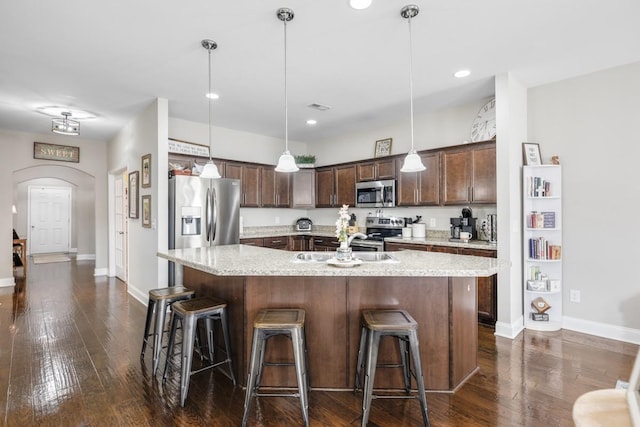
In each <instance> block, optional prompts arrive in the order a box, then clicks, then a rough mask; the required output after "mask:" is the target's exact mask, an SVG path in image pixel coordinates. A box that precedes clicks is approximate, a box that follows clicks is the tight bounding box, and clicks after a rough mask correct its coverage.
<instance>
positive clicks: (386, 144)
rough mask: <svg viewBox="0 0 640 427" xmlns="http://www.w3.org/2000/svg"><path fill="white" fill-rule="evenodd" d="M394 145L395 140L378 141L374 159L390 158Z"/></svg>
mask: <svg viewBox="0 0 640 427" xmlns="http://www.w3.org/2000/svg"><path fill="white" fill-rule="evenodd" d="M392 143H393V138H386V139H379V140H377V141H376V145H375V151H374V157H384V156H390V155H391V144H392Z"/></svg>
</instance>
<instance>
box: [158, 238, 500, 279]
mask: <svg viewBox="0 0 640 427" xmlns="http://www.w3.org/2000/svg"><path fill="white" fill-rule="evenodd" d="M296 253H297V252H288V251H281V250H278V249H269V248H262V247H255V246H249V245H227V246H214V247H203V248H189V249H171V250H166V251H158V256H159V257H161V258H165V259H168V260H169V261H173V262H176V263H178V264H182V265H184V266H186V267H191V268H194V269H196V270H200V271H204V272H206V273H211V274H215V275H218V276H387V277H400V276H407V277H442V276H451V277H487V276H492V275H494V274H497V273H498V270H499V269H501V268H502V267H504V266H505V264H504V262H503V261H500V260H498V259H496V258H488V257H476V256H467V255H452V254H445V253H437V252H424V251H411V250H409V251H401V252H389V254H390V255H391V256H392V257H393V258H394V259H395V260H394V262H373V263H369V262H363V263H362V264H360V265H358V266H355V267H352V268H341V267H334V266H332V265H328V264H327V263H326V262H300V261H294V257H295V254H296ZM315 253H318V252H315ZM356 256H357V254H356Z"/></svg>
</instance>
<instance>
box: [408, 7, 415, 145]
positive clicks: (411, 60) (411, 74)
mask: <svg viewBox="0 0 640 427" xmlns="http://www.w3.org/2000/svg"><path fill="white" fill-rule="evenodd" d="M408 21H409V99H410V100H411V101H410V102H411V151H412V152H413V151H414V150H415V149H414V147H413V41H412V39H411V15H409V18H408Z"/></svg>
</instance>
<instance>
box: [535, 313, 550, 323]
mask: <svg viewBox="0 0 640 427" xmlns="http://www.w3.org/2000/svg"><path fill="white" fill-rule="evenodd" d="M531 320H533V321H536V322H548V321H549V313H535V312H531Z"/></svg>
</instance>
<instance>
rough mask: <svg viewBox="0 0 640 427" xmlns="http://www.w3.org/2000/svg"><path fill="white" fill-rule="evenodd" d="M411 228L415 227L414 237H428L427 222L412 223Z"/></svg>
mask: <svg viewBox="0 0 640 427" xmlns="http://www.w3.org/2000/svg"><path fill="white" fill-rule="evenodd" d="M411 228H412V229H413V232H412V234H413V237H418V238H420V237H423V238H424V237H426V234H427V227H426V225H425V224H423V223H421V222H418V223H415V224H411Z"/></svg>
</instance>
